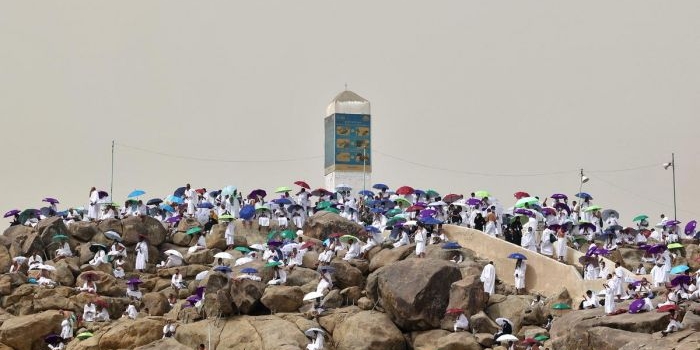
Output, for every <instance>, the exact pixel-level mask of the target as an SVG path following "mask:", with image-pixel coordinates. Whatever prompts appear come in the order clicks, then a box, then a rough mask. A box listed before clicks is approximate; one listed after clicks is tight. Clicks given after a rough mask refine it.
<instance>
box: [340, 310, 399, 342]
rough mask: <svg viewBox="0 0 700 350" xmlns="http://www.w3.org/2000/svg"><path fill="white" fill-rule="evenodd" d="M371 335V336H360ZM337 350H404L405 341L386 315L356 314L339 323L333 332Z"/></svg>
mask: <svg viewBox="0 0 700 350" xmlns="http://www.w3.org/2000/svg"><path fill="white" fill-rule="evenodd" d="M365 334H371V335H372V336H371V337H369V336H362V335H365ZM333 339H334V340H335V341H336V344H337V346H336V349H337V350H365V349H382V350H405V349H406V348H407V346H406V340H405V339H404V337H403V334H401V331H400V330H399V329H398V328H396V325H394V323H392V322H391V319H389V317H388V316H387V315H386V314H383V313H380V312H372V311H361V312H358V313H356V314H354V315H352V316H350V317H348V318H347V319H345V321H344V322H342V323H340V324H339V325H338V326H336V327H335V330H334V331H333Z"/></svg>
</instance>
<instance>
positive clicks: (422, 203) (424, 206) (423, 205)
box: [414, 202, 428, 208]
mask: <svg viewBox="0 0 700 350" xmlns="http://www.w3.org/2000/svg"><path fill="white" fill-rule="evenodd" d="M414 205H415V206H417V207H423V208H427V207H428V203H426V202H416V204H414Z"/></svg>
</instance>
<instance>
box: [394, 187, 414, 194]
mask: <svg viewBox="0 0 700 350" xmlns="http://www.w3.org/2000/svg"><path fill="white" fill-rule="evenodd" d="M413 192H415V190H414V189H413V187H411V186H401V187H399V188H397V189H396V194H400V195H404V196H405V195H408V194H412V193H413Z"/></svg>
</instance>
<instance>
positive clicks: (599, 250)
mask: <svg viewBox="0 0 700 350" xmlns="http://www.w3.org/2000/svg"><path fill="white" fill-rule="evenodd" d="M591 254H596V255H608V254H610V251H609V250H607V249H603V248H596V249H595V250H593V251H592V252H591Z"/></svg>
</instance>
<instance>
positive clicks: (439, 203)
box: [428, 201, 447, 207]
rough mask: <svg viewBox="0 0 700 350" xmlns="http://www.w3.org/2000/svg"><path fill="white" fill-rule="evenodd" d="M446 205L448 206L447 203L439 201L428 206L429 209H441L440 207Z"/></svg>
mask: <svg viewBox="0 0 700 350" xmlns="http://www.w3.org/2000/svg"><path fill="white" fill-rule="evenodd" d="M445 205H447V203H445V202H443V201H437V202H432V203H430V204H428V206H429V207H439V206H445Z"/></svg>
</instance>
